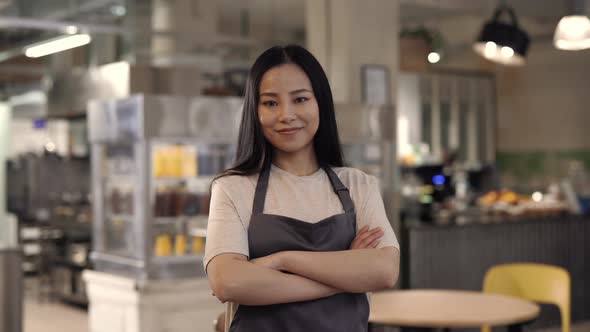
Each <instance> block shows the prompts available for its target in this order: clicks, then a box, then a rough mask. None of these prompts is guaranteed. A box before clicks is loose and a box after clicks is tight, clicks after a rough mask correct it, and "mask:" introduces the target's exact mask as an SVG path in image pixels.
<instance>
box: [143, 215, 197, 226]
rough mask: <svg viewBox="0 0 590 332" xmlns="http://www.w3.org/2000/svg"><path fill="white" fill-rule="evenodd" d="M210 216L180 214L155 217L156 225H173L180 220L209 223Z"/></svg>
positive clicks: (192, 222)
mask: <svg viewBox="0 0 590 332" xmlns="http://www.w3.org/2000/svg"><path fill="white" fill-rule="evenodd" d="M207 218H208V216H205V215H197V216H178V217H154V224H155V225H173V224H176V223H178V222H184V223H191V224H200V225H207Z"/></svg>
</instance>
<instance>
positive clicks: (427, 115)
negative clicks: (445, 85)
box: [421, 102, 432, 150]
mask: <svg viewBox="0 0 590 332" xmlns="http://www.w3.org/2000/svg"><path fill="white" fill-rule="evenodd" d="M421 122H422V123H421V125H422V142H424V143H425V144H427V145H428V147H429V149H430V150H432V105H431V104H430V103H429V102H423V103H422V117H421Z"/></svg>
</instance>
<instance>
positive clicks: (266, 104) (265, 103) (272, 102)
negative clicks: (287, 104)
mask: <svg viewBox="0 0 590 332" xmlns="http://www.w3.org/2000/svg"><path fill="white" fill-rule="evenodd" d="M262 105H264V106H266V107H274V106H277V105H278V104H277V102H276V101H274V100H268V101H265V102H263V103H262Z"/></svg>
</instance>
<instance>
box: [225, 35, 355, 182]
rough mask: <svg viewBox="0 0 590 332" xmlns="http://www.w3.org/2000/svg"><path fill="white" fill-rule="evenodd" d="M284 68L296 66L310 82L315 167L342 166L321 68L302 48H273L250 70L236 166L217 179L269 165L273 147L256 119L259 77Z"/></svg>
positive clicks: (326, 85)
mask: <svg viewBox="0 0 590 332" xmlns="http://www.w3.org/2000/svg"><path fill="white" fill-rule="evenodd" d="M283 64H295V65H297V66H299V68H301V69H302V70H303V71H304V72H305V74H307V77H308V78H309V80H310V81H311V86H312V89H313V93H314V95H315V98H316V100H317V103H318V107H319V116H320V123H319V127H318V130H317V132H316V134H315V136H314V138H313V146H314V149H315V154H316V159H317V161H318V164H319V165H320V166H321V167H327V166H329V167H342V166H343V165H344V161H343V158H342V150H341V148H340V140H339V138H338V128H337V127H336V115H335V113H334V101H333V100H332V91H331V90H330V84H329V83H328V78H327V77H326V73H324V70H323V69H322V66H321V65H320V63H319V62H318V61H317V60H316V58H315V57H314V56H313V55H312V54H311V53H310V52H309V51H308V50H306V49H305V48H303V47H301V46H298V45H288V46H275V47H271V48H269V49H268V50H266V51H264V52H263V53H262V54H261V55H260V56H259V57H258V59H256V61H255V62H254V64H253V65H252V68H250V72H249V74H248V80H247V82H246V92H245V97H244V110H243V112H242V121H241V123H240V132H239V136H238V146H237V149H236V158H235V162H234V165H233V166H232V167H231V168H229V169H227V170H225V171H224V172H222V173H221V174H220V175H219V176H217V178H219V177H223V176H226V175H250V174H255V173H258V172H260V171H261V170H262V169H263V168H264V167H266V166H268V165H269V164H270V162H271V161H272V157H273V147H272V145H271V144H270V143H269V142H268V141H267V140H266V138H265V137H264V134H263V132H262V126H261V124H260V121H259V119H258V103H259V87H260V81H261V80H262V76H263V75H264V74H265V73H266V72H267V71H268V70H270V69H271V68H273V67H276V66H279V65H283Z"/></svg>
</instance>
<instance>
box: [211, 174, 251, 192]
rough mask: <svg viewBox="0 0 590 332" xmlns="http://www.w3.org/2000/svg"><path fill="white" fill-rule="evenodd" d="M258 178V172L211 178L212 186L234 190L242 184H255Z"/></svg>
mask: <svg viewBox="0 0 590 332" xmlns="http://www.w3.org/2000/svg"><path fill="white" fill-rule="evenodd" d="M257 180H258V174H257V173H256V174H250V175H234V174H232V175H223V176H220V177H218V178H216V179H214V180H213V183H212V187H219V188H221V189H223V190H224V191H226V192H228V191H235V190H236V189H239V188H242V189H243V188H244V186H250V185H252V184H254V185H255V184H256V181H257Z"/></svg>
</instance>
